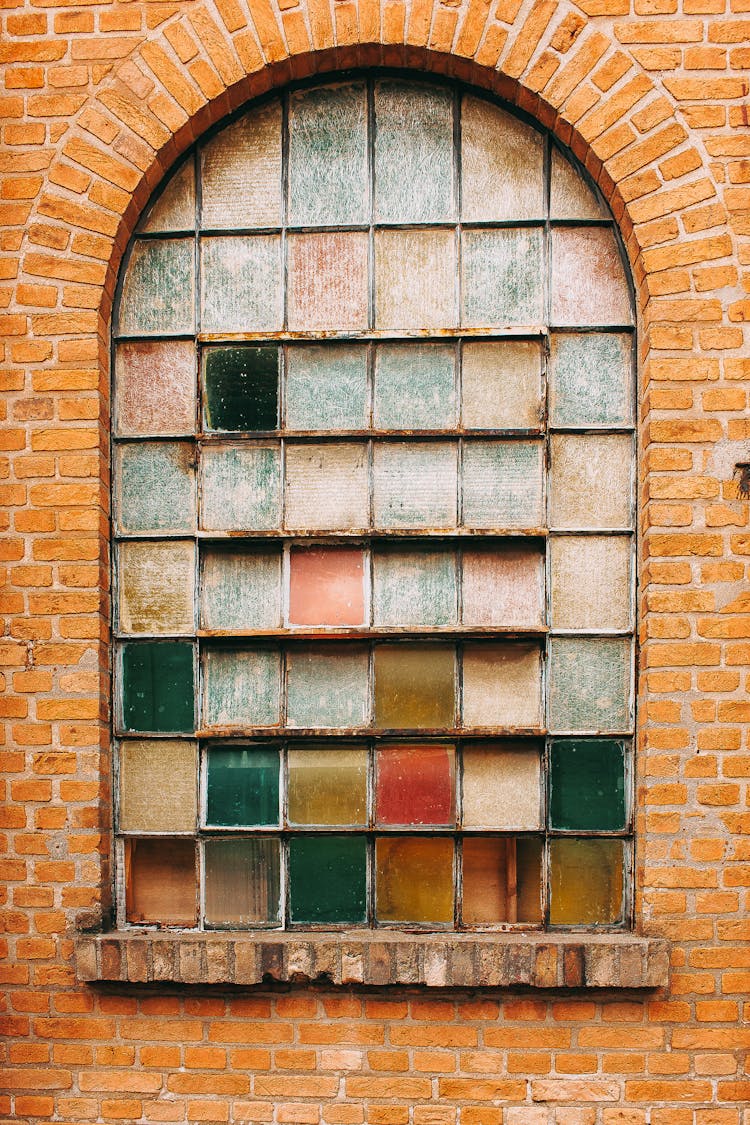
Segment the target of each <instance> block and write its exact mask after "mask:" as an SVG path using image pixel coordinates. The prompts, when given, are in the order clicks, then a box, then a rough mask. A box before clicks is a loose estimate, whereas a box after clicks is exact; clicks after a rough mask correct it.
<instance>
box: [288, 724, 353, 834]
mask: <svg viewBox="0 0 750 1125" xmlns="http://www.w3.org/2000/svg"><path fill="white" fill-rule="evenodd" d="M288 760H289V809H288V816H289V823H290V824H321V825H322V824H325V825H334V824H347V825H365V824H366V823H367V750H366V749H365V748H364V747H362V746H356V745H354V746H352V745H344V746H342V745H338V746H330V745H316V744H315V743H307V744H306V745H305V746H300V747H290V748H289V755H288Z"/></svg>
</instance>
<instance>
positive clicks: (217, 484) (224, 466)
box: [201, 443, 281, 531]
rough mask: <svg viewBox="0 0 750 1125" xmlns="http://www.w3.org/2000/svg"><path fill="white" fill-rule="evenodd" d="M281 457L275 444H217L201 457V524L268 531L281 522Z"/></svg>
mask: <svg viewBox="0 0 750 1125" xmlns="http://www.w3.org/2000/svg"><path fill="white" fill-rule="evenodd" d="M280 462H281V458H280V454H279V449H278V446H275V445H250V444H249V443H245V444H244V445H214V446H207V447H205V448H204V449H203V453H202V458H201V527H203V528H205V529H206V530H207V531H268V530H272V529H273V528H276V527H278V526H279V523H280V521H281V464H280Z"/></svg>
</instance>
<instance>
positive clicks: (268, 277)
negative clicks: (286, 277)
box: [201, 234, 282, 333]
mask: <svg viewBox="0 0 750 1125" xmlns="http://www.w3.org/2000/svg"><path fill="white" fill-rule="evenodd" d="M201 278H202V287H201V294H202V306H203V310H202V314H201V328H202V330H203V331H204V332H217V333H218V332H266V331H268V332H274V331H277V330H278V329H280V328H281V326H282V300H281V286H282V277H281V239H280V238H279V236H278V235H275V234H273V235H265V234H255V235H246V236H245V235H236V236H233V237H223V238H204V239H203V240H202V242H201Z"/></svg>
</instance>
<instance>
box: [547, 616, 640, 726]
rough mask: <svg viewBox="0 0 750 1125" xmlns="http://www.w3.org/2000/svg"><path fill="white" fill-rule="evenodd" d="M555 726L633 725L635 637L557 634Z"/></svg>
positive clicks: (552, 674)
mask: <svg viewBox="0 0 750 1125" xmlns="http://www.w3.org/2000/svg"><path fill="white" fill-rule="evenodd" d="M549 662H550V667H549V679H550V701H549V710H550V714H549V723H548V725H549V727H550V729H551V730H559V731H565V730H571V731H598V730H603V731H606V730H627V729H629V728H630V725H631V722H632V718H631V697H632V678H633V655H632V645H631V641H630V638H629V637H607V638H591V637H551V638H550V656H549Z"/></svg>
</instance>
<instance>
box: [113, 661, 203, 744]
mask: <svg viewBox="0 0 750 1125" xmlns="http://www.w3.org/2000/svg"><path fill="white" fill-rule="evenodd" d="M194 700H195V686H194V679H193V646H192V644H190V643H189V642H186V641H164V642H161V641H145V642H144V643H143V644H126V645H123V648H122V722H123V728H124V729H125V730H139V731H165V732H166V731H168V732H172V731H175V732H177V731H192V730H193V728H194V725H195V717H194Z"/></svg>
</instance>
